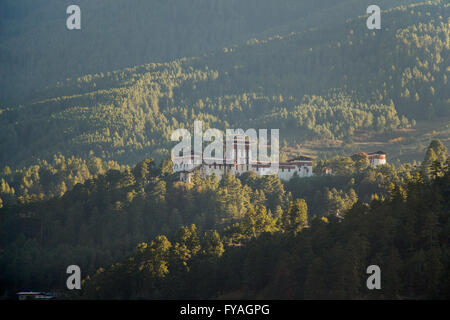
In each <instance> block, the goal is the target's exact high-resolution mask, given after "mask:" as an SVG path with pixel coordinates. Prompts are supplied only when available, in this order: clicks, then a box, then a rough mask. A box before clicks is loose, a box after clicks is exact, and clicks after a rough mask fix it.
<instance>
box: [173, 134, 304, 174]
mask: <svg viewBox="0 0 450 320" xmlns="http://www.w3.org/2000/svg"><path fill="white" fill-rule="evenodd" d="M232 145H233V147H232V148H231V150H228V149H227V150H226V151H225V156H224V157H223V159H222V158H204V157H203V155H202V154H199V153H194V152H191V154H190V155H185V156H181V155H180V156H177V157H174V159H173V171H174V173H180V180H181V181H185V182H191V179H192V176H193V175H194V173H195V172H196V171H198V172H199V174H200V177H202V178H205V177H207V176H210V175H212V174H215V175H216V176H217V178H218V179H219V180H221V179H222V178H223V177H224V176H225V175H226V174H232V175H235V176H238V175H241V174H243V173H245V172H255V173H256V174H258V175H268V174H277V175H278V177H279V178H280V179H282V180H285V181H287V180H290V179H292V178H293V177H294V175H295V174H297V175H298V176H299V177H311V176H312V175H313V172H312V166H313V159H312V158H309V157H303V156H301V157H297V158H295V159H291V160H288V161H286V162H279V163H278V166H276V164H275V163H272V162H269V161H258V160H254V159H253V154H252V150H251V149H252V148H251V147H250V142H249V141H247V140H245V139H239V138H235V139H234V141H233V142H232ZM274 168H277V169H275V170H274Z"/></svg>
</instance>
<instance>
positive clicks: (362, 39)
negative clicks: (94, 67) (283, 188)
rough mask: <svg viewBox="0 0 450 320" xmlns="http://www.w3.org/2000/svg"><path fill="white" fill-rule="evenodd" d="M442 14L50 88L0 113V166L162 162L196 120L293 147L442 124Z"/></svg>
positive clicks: (331, 30)
mask: <svg viewBox="0 0 450 320" xmlns="http://www.w3.org/2000/svg"><path fill="white" fill-rule="evenodd" d="M169 2H170V1H169ZM449 10H450V7H449V5H448V4H447V3H445V2H441V1H433V2H427V3H423V4H417V5H413V6H409V7H407V6H401V7H397V8H395V9H391V10H388V11H386V12H383V26H384V27H383V29H382V30H376V31H369V30H368V29H367V28H366V27H365V17H360V18H356V17H354V18H353V19H350V20H348V21H342V19H341V20H336V19H335V20H333V19H331V20H332V23H331V22H330V25H329V24H326V25H325V26H322V27H320V28H319V27H317V28H315V29H314V30H309V29H308V30H303V31H298V32H291V33H289V34H280V35H279V36H273V37H269V38H260V39H257V38H253V39H251V40H248V41H247V42H246V44H241V45H235V46H229V47H227V48H225V49H223V50H221V51H219V52H215V53H211V54H208V55H204V56H201V57H194V58H181V59H176V60H173V61H171V62H164V63H150V64H145V65H141V66H138V67H133V68H128V69H123V70H120V71H114V72H112V71H111V72H109V71H108V72H103V73H97V74H92V75H86V76H83V77H79V78H72V79H68V80H66V81H60V82H58V84H57V85H56V86H50V87H49V88H48V89H47V90H44V91H40V93H39V94H36V95H34V96H33V97H34V99H33V101H32V102H28V103H25V104H23V105H18V106H8V107H7V106H2V107H1V108H2V109H0V130H1V132H2V136H1V139H0V164H2V165H3V166H4V165H10V166H14V167H16V166H22V165H24V164H30V160H31V159H33V157H38V158H40V159H46V160H50V159H52V158H53V155H54V154H56V153H58V152H61V153H63V154H64V155H66V156H68V157H70V156H72V155H75V156H77V157H82V158H84V159H87V158H88V157H89V155H90V154H92V152H93V153H94V155H95V156H98V157H101V158H102V159H104V160H115V161H119V162H121V163H127V164H133V163H135V162H137V161H139V160H141V159H143V158H145V157H149V156H150V155H151V156H152V157H155V158H156V159H162V158H165V157H167V156H168V150H169V148H170V145H171V144H170V142H169V137H170V133H171V132H172V131H173V130H174V129H177V128H179V127H183V126H184V127H190V126H191V125H192V123H193V121H194V120H202V121H204V126H205V127H208V126H211V127H216V128H219V129H223V128H226V127H232V128H237V127H241V128H244V129H246V128H251V127H252V128H280V129H281V132H280V134H281V139H282V141H283V142H284V145H294V144H296V143H302V142H303V141H306V140H309V141H311V140H312V141H314V140H315V139H322V140H323V139H326V140H330V141H339V140H344V141H351V140H352V139H353V137H356V136H360V135H361V134H366V135H368V136H369V137H370V136H371V135H372V136H373V135H377V134H378V135H379V134H389V132H392V131H393V130H398V129H402V128H403V129H405V128H410V127H411V126H414V124H415V123H416V120H420V119H435V118H437V117H439V118H444V119H445V118H446V117H448V116H449V110H450V106H449V90H448V89H447V88H448V75H449V72H450V69H449V67H448V56H449V47H450V41H449V30H448V16H449ZM87 60H88V59H87ZM150 61H151V59H150ZM444 143H447V141H445V140H444Z"/></svg>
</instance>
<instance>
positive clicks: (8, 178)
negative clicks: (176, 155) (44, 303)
mask: <svg viewBox="0 0 450 320" xmlns="http://www.w3.org/2000/svg"><path fill="white" fill-rule="evenodd" d="M73 2H77V4H79V5H80V7H81V10H82V30H81V31H73V32H72V31H68V30H67V29H66V28H65V19H66V17H67V15H65V12H66V7H67V5H69V4H73ZM369 4H372V3H371V1H369V0H367V1H366V0H342V1H332V0H324V1H320V3H318V1H297V0H166V1H163V0H132V1H126V2H123V1H119V0H107V1H106V0H96V1H87V0H77V1H66V0H64V1H59V0H58V1H56V0H52V1H45V2H42V1H32V0H2V1H0V299H1V298H2V297H13V296H14V294H15V293H16V292H18V291H20V290H27V291H28V290H39V291H52V292H56V293H57V294H58V295H59V296H60V297H63V298H70V299H80V298H81V299H140V298H144V299H176V298H183V299H184V298H191V299H199V298H201V299H215V298H224V299H235V298H242V299H244V298H245V299H435V298H439V299H449V298H450V248H449V243H448V240H449V234H450V219H449V218H450V217H449V214H450V203H449V199H450V194H449V193H450V160H449V153H448V149H447V147H448V146H449V144H450V122H449V119H450V90H449V83H448V78H449V77H450V66H449V61H450V60H449V59H450V55H449V52H450V50H449V49H450V29H449V27H450V18H449V17H450V4H449V3H448V1H443V0H433V1H424V2H418V1H416V0H381V1H378V5H380V7H381V8H382V10H383V11H382V28H381V30H369V29H368V28H367V27H366V20H367V17H368V15H367V14H366V8H367V6H368V5H369ZM49 34H51V36H49ZM196 120H197V121H202V122H203V129H204V130H206V129H208V128H217V129H219V130H225V129H229V128H242V129H244V130H246V129H249V128H255V129H262V128H265V129H280V146H281V155H280V159H281V160H282V161H284V160H287V159H288V158H290V157H294V156H298V155H308V156H312V157H314V166H313V173H314V175H313V176H312V177H308V178H300V177H298V176H294V178H292V179H291V180H289V181H282V180H280V179H279V178H278V177H277V176H276V175H274V176H259V175H256V174H255V173H250V172H247V173H245V174H242V175H238V176H232V175H226V176H224V178H223V179H221V180H220V181H219V180H218V179H217V177H216V176H215V175H212V176H209V177H206V178H205V177H203V178H202V177H201V176H200V174H199V173H195V174H194V176H193V179H192V181H191V182H182V181H180V177H179V175H176V174H174V173H173V164H172V161H171V160H170V150H171V148H172V147H173V146H174V144H175V142H172V141H171V140H170V137H171V134H172V132H173V131H174V130H176V129H179V128H187V129H189V130H190V131H192V130H193V123H194V121H196ZM400 133H401V134H400ZM439 138H440V139H439ZM385 142H386V143H385ZM407 144H408V147H409V148H410V149H413V151H414V152H412V151H411V150H409V149H408V150H407V151H405V150H406V148H405V146H406V145H407ZM385 145H389V146H391V148H390V149H389V150H386V149H384V146H385ZM381 146H383V147H381ZM314 148H315V149H314ZM372 148H373V150H372ZM374 148H376V149H374ZM376 150H384V151H387V152H388V155H389V161H388V163H387V164H384V165H380V166H376V167H375V166H373V165H371V164H370V162H369V159H368V156H367V153H366V152H371V151H376ZM407 152H409V153H407ZM405 153H406V156H405V157H403V158H402V157H400V156H401V155H405ZM405 158H406V159H405ZM401 160H402V161H401ZM330 171H331V172H332V174H329V172H330ZM371 264H376V265H379V266H380V267H381V269H382V290H377V291H369V290H367V289H366V286H365V280H366V278H367V274H366V269H365V268H366V267H367V266H369V265H371ZM69 265H78V266H80V267H81V270H82V275H83V279H84V280H83V284H82V290H81V291H77V292H73V291H72V292H69V291H68V290H66V279H67V273H66V268H67V266H69Z"/></svg>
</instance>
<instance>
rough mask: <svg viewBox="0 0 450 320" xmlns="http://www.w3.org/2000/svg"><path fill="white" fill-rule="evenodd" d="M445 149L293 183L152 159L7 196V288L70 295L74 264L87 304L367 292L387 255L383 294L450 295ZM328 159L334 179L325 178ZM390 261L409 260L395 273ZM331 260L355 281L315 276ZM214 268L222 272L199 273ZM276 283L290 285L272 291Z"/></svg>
mask: <svg viewBox="0 0 450 320" xmlns="http://www.w3.org/2000/svg"><path fill="white" fill-rule="evenodd" d="M446 154H447V149H446V147H445V146H444V145H443V144H442V143H441V142H440V141H438V140H436V141H433V142H432V143H431V144H430V146H429V147H428V151H427V153H426V155H425V159H424V161H423V165H421V166H411V165H404V166H402V167H401V168H395V166H393V165H385V166H380V167H378V168H373V167H372V166H370V165H369V164H368V162H367V161H365V162H364V161H363V160H362V159H361V158H359V157H357V156H354V157H336V158H333V159H330V160H328V161H327V162H325V163H321V162H318V164H317V165H316V167H315V168H314V170H315V172H316V173H317V174H316V176H314V177H311V178H294V179H292V180H291V181H289V182H286V183H283V182H282V181H280V180H279V179H278V178H277V177H276V176H257V175H255V174H253V173H249V174H244V175H242V176H239V177H234V176H231V175H228V176H226V177H225V178H224V179H223V180H221V181H220V182H219V181H218V180H217V178H216V177H215V176H211V177H208V178H206V179H201V178H200V176H198V175H196V176H195V177H194V180H193V182H192V183H184V182H180V181H178V179H177V176H174V175H173V173H172V169H171V162H170V161H163V162H162V163H161V164H160V165H157V164H156V163H155V161H153V160H152V159H148V160H145V161H142V162H140V163H138V164H137V165H136V166H134V167H132V168H131V169H130V168H129V167H124V168H122V169H110V170H109V171H107V172H105V173H103V174H101V173H99V174H98V176H96V177H95V178H91V179H88V180H86V181H85V182H84V183H79V184H77V185H76V186H75V187H74V188H73V189H72V190H70V191H67V192H65V193H64V194H63V195H61V196H58V197H54V198H51V199H39V198H37V197H28V198H23V197H22V198H20V199H17V200H16V201H12V202H9V203H5V204H4V206H3V208H2V209H0V244H1V248H2V250H1V251H0V275H1V276H0V283H1V287H2V288H4V290H6V292H11V291H13V292H14V291H16V290H23V289H26V288H30V287H33V288H42V289H46V290H51V289H53V290H55V289H56V290H61V291H64V289H61V288H64V287H65V279H66V274H65V268H66V267H67V266H68V265H71V264H74V263H76V264H77V265H79V266H80V267H81V268H82V270H83V274H84V275H89V276H88V277H87V278H86V281H85V284H84V285H83V288H84V289H83V292H82V297H83V298H139V297H146V298H176V297H178V298H214V297H219V296H221V295H225V296H226V295H227V294H237V295H238V297H253V298H257V297H276V295H277V293H280V294H281V292H284V293H283V294H282V295H281V296H279V297H284V298H302V297H305V298H307V297H309V298H311V297H317V298H361V297H367V296H365V294H368V293H367V292H366V293H364V289H363V288H362V287H361V286H362V285H361V282H360V281H359V280H361V279H362V277H364V276H365V274H364V273H362V274H361V272H362V271H361V270H362V269H361V268H362V266H363V265H364V263H369V262H374V263H375V261H378V263H379V264H383V263H384V264H385V268H386V270H389V271H387V272H389V276H387V278H386V280H385V281H386V282H389V283H390V284H389V286H391V285H392V286H393V287H389V289H387V288H386V289H387V291H383V292H382V295H381V296H377V297H400V296H406V297H410V298H433V297H443V295H447V297H448V291H445V290H448V283H447V282H445V281H444V279H448V277H447V276H448V275H447V274H446V273H445V272H447V271H448V270H449V268H448V266H449V259H448V257H449V255H448V254H449V251H448V250H449V248H448V237H447V236H446V235H448V232H449V228H450V225H449V219H448V218H449V217H448V214H449V212H450V210H449V203H448V199H450V197H449V196H448V195H449V194H448V193H449V186H450V184H449V181H448V179H449V170H448V168H449V160H448V159H447V158H446ZM323 165H327V166H330V167H333V168H334V170H335V171H336V174H335V175H333V176H328V175H325V174H323V173H321V170H322V168H323ZM55 170H57V169H55ZM30 172H31V171H30ZM26 178H27V176H25V179H26ZM35 183H38V184H39V181H35ZM40 185H45V184H40ZM424 201H425V202H424ZM151 239H154V240H151ZM169 239H170V240H169ZM136 246H137V247H136ZM133 248H136V250H137V251H136V253H135V255H133V256H131V257H130V256H129V255H130V253H131V252H132V251H133ZM350 249H351V250H356V251H351V250H350ZM292 250H293V251H292ZM349 250H350V251H349ZM361 250H363V251H361ZM343 252H344V253H346V254H351V255H353V256H352V257H353V258H352V259H353V260H349V259H350V258H349V257H350V256H348V255H345V254H343V255H341V253H343ZM330 253H333V254H330ZM267 255H269V256H267ZM304 255H308V256H307V257H306V256H304ZM392 255H394V256H392ZM338 256H339V258H337V257H338ZM244 257H246V258H244ZM393 257H395V259H397V260H395V261H400V262H399V264H398V265H397V264H396V266H395V268H396V269H395V270H391V269H390V268H394V266H392V265H390V264H389V261H391V259H393ZM431 258H432V259H434V260H433V261H434V262H433V263H432V265H431V266H429V265H427V263H428V262H429V261H430V260H429V259H431ZM261 259H262V260H261ZM334 259H336V260H334ZM355 259H356V260H355ZM262 261H265V262H264V263H263V262H262ZM328 261H329V262H332V263H333V265H335V266H336V268H334V269H333V270H334V271H333V272H342V273H344V272H347V271H348V270H349V269H348V268H353V269H352V270H353V271H352V273H351V274H347V275H345V277H350V278H351V280H352V282H350V283H349V284H348V285H349V286H356V287H347V286H346V285H347V284H346V285H345V286H344V288H342V290H344V291H339V292H338V291H336V292H334V291H333V290H337V287H333V286H338V285H339V284H338V283H335V282H332V283H333V285H332V286H331V287H330V286H328V284H329V282H328V281H338V280H339V281H346V280H345V279H346V278H345V277H344V275H343V274H336V275H334V276H332V275H330V277H332V278H330V279H328V278H326V277H323V278H322V277H320V275H321V274H322V271H323V270H322V269H323V268H327V264H328V263H329V262H328ZM349 261H352V263H354V264H355V265H354V266H353V267H352V266H351V265H347V264H345V263H348V262H349ZM430 263H431V262H430ZM411 265H413V266H414V267H411V269H410V266H411ZM249 268H251V269H252V272H247V271H249V270H250V269H249ZM261 268H262V269H261ZM280 268H281V269H280ZM299 268H300V269H299ZM301 268H303V269H301ZM427 268H432V271H433V272H434V273H433V274H431V275H427V277H430V279H431V280H429V281H433V283H435V287H434V288H433V289H432V290H431V289H430V290H431V291H426V290H425V291H423V289H424V283H413V282H411V281H416V280H415V279H417V277H419V278H420V279H422V278H423V279H428V278H424V275H425V274H428V269H427ZM433 268H435V269H433ZM206 269H207V270H208V272H206V273H208V274H209V275H211V277H213V278H209V277H204V274H205V270H206ZM404 269H410V270H409V271H408V272H409V273H404ZM308 270H309V271H308ZM445 270H447V271H445ZM424 272H425V273H424ZM324 274H327V273H326V272H325V273H324ZM201 275H202V276H201ZM291 276H292V277H294V278H290V277H291ZM198 277H200V278H202V279H201V280H200V279H199V278H198ZM215 277H216V278H215ZM248 277H251V278H248ZM278 277H286V278H283V279H282V281H283V282H282V283H283V284H286V285H287V284H289V283H291V285H292V286H293V287H292V288H290V289H289V290H287V291H286V290H285V289H284V288H282V286H280V287H278V288H276V290H275V288H271V286H272V287H273V286H275V283H277V282H278V281H281V280H280V279H278ZM297 277H300V278H297ZM342 277H344V278H342ZM390 277H392V279H391V278H390ZM181 279H184V280H183V281H181ZM225 279H226V281H225ZM308 279H309V280H308ZM358 279H359V280H358ZM394 280H395V281H394ZM185 281H186V282H185ZM195 281H199V282H198V283H197V284H195V283H194V282H195ZM223 281H225V282H223ZM358 281H359V282H358ZM391 281H392V282H391ZM424 281H426V282H425V283H428V280H424ZM180 283H182V284H183V285H181V286H180V285H179V284H180ZM446 286H447V287H446ZM325 287H326V288H333V289H330V290H331V291H329V292H328V291H327V292H325V291H324V290H325V289H324V288H325ZM274 290H275V291H274ZM292 290H294V291H292ZM305 290H307V292H306V291H305ZM361 290H362V291H361ZM427 290H428V289H427ZM233 292H234V293H233ZM419 293H420V294H423V295H424V296H420V295H419ZM270 294H273V295H272V296H271V295H270Z"/></svg>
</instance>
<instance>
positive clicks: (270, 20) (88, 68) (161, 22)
mask: <svg viewBox="0 0 450 320" xmlns="http://www.w3.org/2000/svg"><path fill="white" fill-rule="evenodd" d="M412 2H414V1H412V0H381V1H378V4H379V5H381V6H382V8H384V9H388V8H392V7H394V6H396V5H399V4H408V3H412ZM370 3H371V2H370V1H368V0H345V1H339V2H336V1H332V0H322V1H320V2H314V1H296V0H276V1H274V0H130V1H126V2H124V1H121V0H96V1H90V0H75V1H73V0H46V1H34V0H2V1H1V3H0V66H1V70H2V72H1V74H0V101H1V102H5V103H6V102H10V101H26V100H27V99H29V98H30V97H32V96H33V90H36V89H42V88H43V86H45V85H52V84H54V83H56V82H57V81H63V80H65V79H66V78H68V77H75V76H82V75H86V74H92V73H100V72H108V71H112V70H116V69H121V68H125V67H130V66H135V65H141V64H144V63H149V62H166V61H170V60H173V59H176V58H181V57H187V56H195V55H200V54H204V53H206V52H210V51H213V50H217V49H221V48H222V47H224V46H227V45H231V44H236V43H240V42H243V41H246V40H248V39H250V38H252V37H255V36H256V37H260V36H263V35H273V34H276V33H278V32H290V31H292V30H303V29H309V28H312V27H317V26H320V25H323V24H325V23H326V22H327V21H333V20H341V21H345V20H346V19H349V18H353V17H357V16H359V15H362V14H363V13H364V12H365V9H366V8H367V6H368V5H369V4H370ZM73 4H76V5H79V6H80V8H81V13H82V24H81V26H82V29H81V31H80V32H78V31H75V32H71V31H68V30H67V29H66V18H67V16H68V15H66V8H67V7H68V6H69V5H73Z"/></svg>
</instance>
